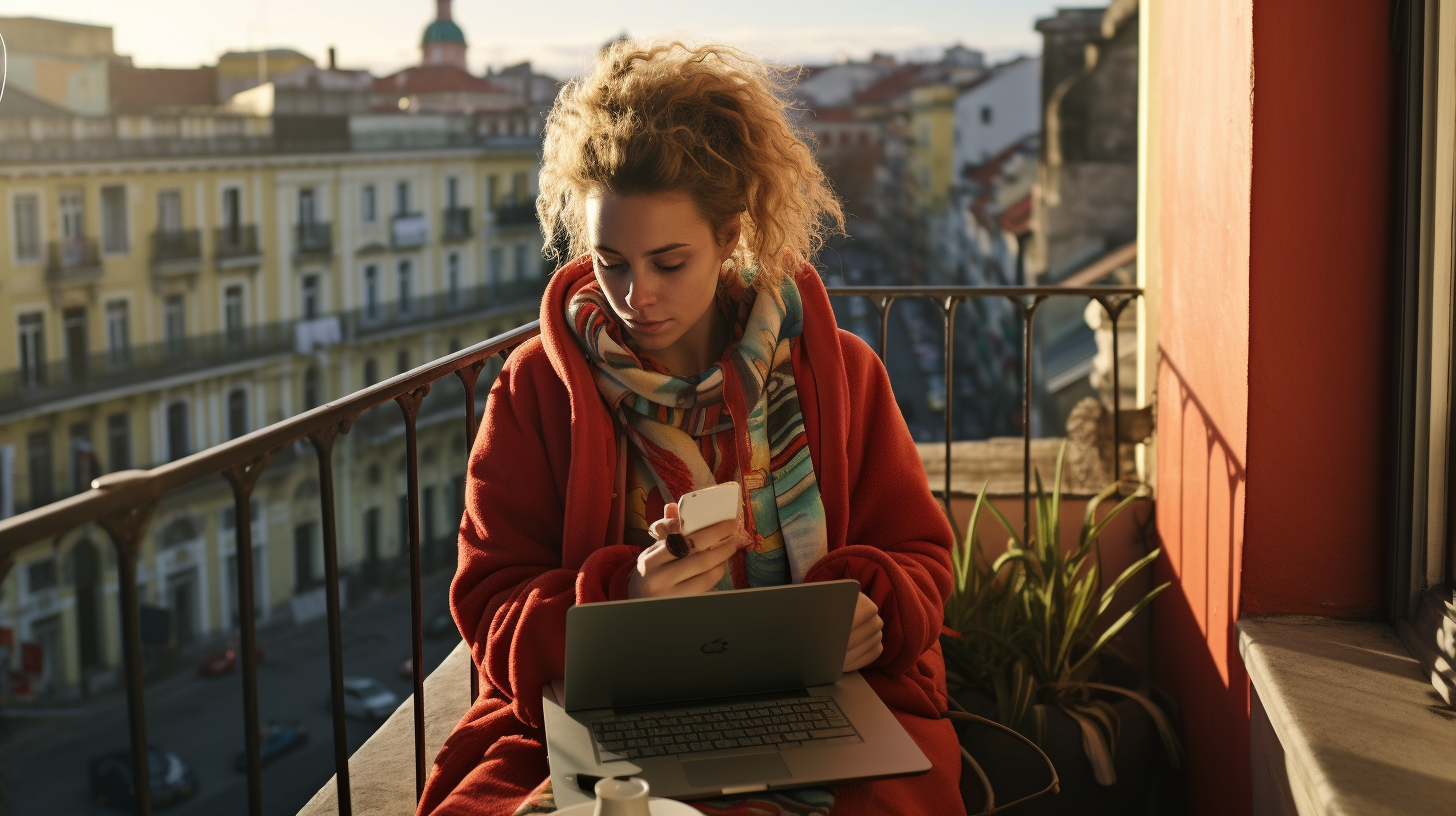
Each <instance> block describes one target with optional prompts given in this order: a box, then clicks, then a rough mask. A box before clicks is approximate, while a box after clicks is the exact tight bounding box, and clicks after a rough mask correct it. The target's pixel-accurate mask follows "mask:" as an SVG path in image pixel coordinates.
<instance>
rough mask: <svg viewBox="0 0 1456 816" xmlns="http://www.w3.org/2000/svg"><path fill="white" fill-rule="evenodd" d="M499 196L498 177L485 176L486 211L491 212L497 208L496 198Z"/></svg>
mask: <svg viewBox="0 0 1456 816" xmlns="http://www.w3.org/2000/svg"><path fill="white" fill-rule="evenodd" d="M499 195H500V176H494V175H491V176H486V177H485V206H486V207H487V208H488V209H492V210H493V209H495V208H496V206H497V202H496V198H497V197H499Z"/></svg>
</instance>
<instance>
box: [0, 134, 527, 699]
mask: <svg viewBox="0 0 1456 816" xmlns="http://www.w3.org/2000/svg"><path fill="white" fill-rule="evenodd" d="M274 124H275V120H272V119H267V118H249V117H236V116H194V117H158V116H137V117H128V116H114V117H85V118H82V117H72V118H64V117H50V118H45V117H31V116H9V117H7V116H5V115H4V113H3V112H0V315H3V319H0V518H4V517H8V516H10V515H13V514H16V513H19V512H24V511H25V510H28V509H30V508H32V507H36V506H39V505H42V504H45V503H48V502H50V501H54V500H56V499H58V498H61V497H64V496H68V495H71V494H73V493H76V492H79V491H81V490H84V489H86V488H87V487H88V486H89V485H90V482H91V480H92V479H93V478H95V477H96V476H98V475H101V474H105V473H111V472H114V471H119V470H126V469H130V468H149V467H152V466H154V465H157V464H160V463H165V462H168V461H171V460H174V459H176V458H179V457H182V456H185V455H187V454H189V453H192V452H195V451H198V450H201V449H204V448H206V447H209V446H211V445H215V444H218V443H220V442H223V441H226V440H228V439H232V438H235V437H237V436H240V435H242V434H246V433H248V432H250V431H252V430H255V429H258V428H261V427H263V426H265V425H267V424H270V423H274V422H278V421H279V420H281V419H284V418H286V417H289V416H292V415H294V414H297V413H299V412H301V411H304V410H307V409H309V408H312V407H315V406H317V405H319V404H322V403H323V402H326V401H328V400H331V399H335V398H338V397H340V396H342V395H345V394H348V393H351V392H353V391H355V390H358V389H359V388H362V387H364V386H366V385H369V384H372V383H374V382H378V381H380V380H383V379H387V378H389V377H392V376H394V375H396V374H398V373H400V372H402V371H406V370H409V369H410V368H413V367H415V366H418V365H421V364H423V363H425V362H428V361H430V360H432V359H434V358H436V357H439V356H441V355H442V354H444V353H446V352H449V351H451V350H454V349H459V348H463V347H465V346H468V345H471V344H474V343H476V342H479V341H481V340H483V339H485V338H487V337H490V336H492V335H494V334H497V333H499V332H501V331H504V330H507V329H509V328H513V327H515V326H518V325H520V324H521V323H523V322H527V321H528V320H530V319H531V318H532V317H533V316H534V313H535V312H536V309H537V303H538V302H539V293H540V291H541V288H542V285H543V283H542V281H543V268H542V261H541V252H540V250H541V238H540V234H539V230H538V229H537V225H536V221H535V210H534V197H535V183H536V173H537V163H538V158H537V151H538V144H537V143H536V142H535V141H533V140H530V139H486V138H479V137H477V136H476V135H475V134H476V132H477V131H476V130H474V129H473V125H472V123H471V120H469V119H468V118H460V117H445V116H437V117H427V116H420V117H406V116H387V115H386V116H356V117H351V118H347V120H346V121H344V122H343V123H340V122H336V123H335V124H336V125H337V128H336V133H347V134H348V136H347V139H346V140H344V141H343V142H340V140H339V139H332V140H330V141H327V142H320V145H322V146H324V147H326V148H327V149H318V150H308V149H298V148H297V147H296V142H293V143H290V147H289V148H288V149H287V150H285V149H282V143H281V141H279V140H275V139H274V134H273V130H274ZM305 148H306V146H305ZM486 373H487V375H489V374H493V373H494V372H493V371H489V370H488V371H487V372H486ZM489 379H490V378H489V376H483V377H482V380H481V386H480V388H479V389H478V396H477V410H479V409H480V407H481V406H482V405H483V402H484V400H483V397H484V394H485V392H486V390H487V389H488V385H489ZM445 385H446V384H445V383H441V384H439V385H437V387H436V392H435V393H432V394H431V395H430V397H429V398H427V400H426V402H425V405H424V407H423V409H422V415H421V417H420V421H419V425H418V428H419V451H420V458H419V462H420V484H421V491H420V495H421V519H422V520H421V528H422V535H423V538H422V540H423V541H424V545H425V563H426V565H427V567H429V566H431V565H433V566H436V567H445V566H447V565H449V564H451V563H453V557H454V556H453V552H454V547H453V541H454V538H455V534H456V527H457V525H458V521H459V517H460V508H461V507H462V506H463V497H462V486H463V479H462V477H463V472H464V462H465V457H466V440H465V432H464V428H465V425H464V407H463V406H464V399H463V394H462V393H460V389H459V388H458V387H457V388H456V389H454V393H449V390H450V389H447V388H446V387H445ZM403 434H404V426H403V421H402V417H401V415H400V412H399V411H398V410H397V409H396V408H395V406H393V405H385V406H381V407H380V408H378V409H375V410H373V411H370V412H368V413H366V414H364V415H363V416H361V417H360V418H359V421H358V422H356V423H355V424H354V426H353V428H352V429H351V430H350V432H349V433H348V435H346V436H344V437H342V438H341V440H340V442H339V443H338V444H337V445H336V447H335V452H334V462H335V471H334V473H335V483H336V485H335V490H336V496H335V501H336V507H337V514H338V530H339V536H338V540H339V550H340V551H339V559H340V568H341V572H342V574H344V575H345V576H346V577H345V579H344V580H345V583H346V587H345V589H346V591H345V598H346V601H347V597H348V595H350V594H355V595H356V597H357V593H358V592H359V591H360V590H361V589H367V588H368V587H370V586H374V585H378V584H382V583H390V582H393V581H403V580H404V579H405V577H407V567H406V566H405V561H404V553H405V551H406V550H407V544H406V543H405V542H406V541H407V539H406V538H405V531H406V529H407V527H406V524H407V521H406V519H405V508H406V505H405V503H404V499H403V497H404V495H405V468H404V464H403V460H404V445H403ZM318 491H319V483H318V473H317V462H316V458H315V454H314V452H313V450H312V449H311V448H308V449H304V448H302V447H290V448H286V449H283V450H280V451H276V452H274V453H273V455H272V457H271V459H270V463H269V465H268V467H267V469H266V470H265V472H264V474H263V476H262V478H261V480H260V482H259V484H258V486H257V488H256V489H255V492H254V494H253V506H252V514H253V518H254V525H253V530H254V534H253V535H254V558H255V565H254V566H255V582H256V587H255V605H256V607H257V615H258V619H259V622H260V624H264V625H269V624H280V625H283V624H287V623H290V622H300V621H305V620H310V619H312V618H313V617H316V616H320V615H322V614H323V608H324V607H323V600H322V598H323V591H322V587H321V582H322V580H323V555H322V546H323V545H322V535H321V521H320V519H319V513H320V510H319V503H318V500H317V495H318ZM234 527H235V522H234V512H233V498H232V493H231V489H230V487H229V486H228V483H227V482H226V481H225V480H224V479H222V478H218V479H216V480H211V481H207V482H204V483H199V484H197V485H195V486H193V487H190V488H187V489H185V490H183V491H179V492H177V493H174V494H172V495H170V496H169V497H168V498H167V499H166V500H165V501H164V502H163V503H162V504H161V505H159V506H158V508H157V509H156V511H155V513H154V515H153V517H152V520H151V522H150V524H149V526H148V528H147V531H146V533H145V537H144V540H143V542H142V546H141V556H140V561H139V583H140V591H141V599H142V604H143V605H144V607H148V608H150V609H149V610H148V611H147V612H146V613H145V614H144V618H145V619H146V620H149V621H153V622H156V623H155V625H153V626H151V627H150V628H149V630H150V635H149V638H150V639H151V640H152V641H153V646H154V647H156V648H155V649H153V650H152V651H153V653H171V654H177V655H190V654H192V650H194V649H196V648H200V647H203V646H205V645H207V644H208V643H210V642H211V641H213V640H215V639H217V638H219V637H220V636H221V635H222V634H223V633H226V632H230V631H233V630H234V629H235V627H236V625H237V621H238V608H239V607H238V603H237V598H236V595H237V590H236V584H237V575H236V565H235V558H234V542H233V531H234ZM116 581H117V572H116V557H115V550H114V547H113V544H112V542H111V540H110V539H109V537H108V536H107V535H106V533H105V532H104V531H103V530H101V529H100V528H99V527H97V526H95V525H88V526H87V527H85V528H83V529H80V530H77V531H74V532H72V533H69V534H67V535H64V536H60V537H58V538H56V539H54V540H51V541H48V542H42V543H40V544H37V545H35V546H33V547H31V548H29V549H27V550H26V551H24V552H23V553H22V554H21V555H20V556H19V557H18V558H17V559H16V560H15V563H14V564H13V566H12V567H11V569H10V570H9V572H8V574H6V575H5V577H4V579H3V581H0V642H3V640H4V639H5V638H8V639H10V640H12V641H13V642H14V643H16V644H17V645H18V644H34V645H35V646H38V647H39V653H40V655H41V656H42V665H41V666H40V667H39V671H33V672H30V673H29V674H28V676H27V677H26V678H25V680H26V682H27V683H28V684H29V685H31V686H32V688H31V691H32V692H35V693H58V694H68V693H75V692H78V691H79V692H85V691H88V690H94V689H97V688H100V687H104V686H106V685H108V684H110V683H112V682H115V680H116V678H117V676H118V672H119V666H120V664H121V647H120V639H119V631H120V624H119V619H118V617H117V607H118V603H117V600H116V593H117V583H116ZM22 651H23V650H21V649H13V650H12V653H11V665H10V667H9V668H11V669H12V670H16V671H19V670H20V669H21V668H22V661H21V652H22ZM29 651H30V653H31V654H32V655H33V654H35V649H34V648H33V647H32V648H31V649H30V650H29ZM0 668H3V667H0ZM31 668H32V669H33V668H35V667H34V666H32V667H31Z"/></svg>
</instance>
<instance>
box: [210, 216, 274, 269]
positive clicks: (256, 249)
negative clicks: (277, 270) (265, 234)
mask: <svg viewBox="0 0 1456 816" xmlns="http://www.w3.org/2000/svg"><path fill="white" fill-rule="evenodd" d="M212 253H213V259H214V263H216V264H217V267H218V268H219V269H232V268H236V267H242V266H257V265H258V264H259V263H262V261H263V248H262V245H260V244H259V243H258V225H257V224H231V225H229V226H226V227H218V228H216V229H215V230H213V233H212Z"/></svg>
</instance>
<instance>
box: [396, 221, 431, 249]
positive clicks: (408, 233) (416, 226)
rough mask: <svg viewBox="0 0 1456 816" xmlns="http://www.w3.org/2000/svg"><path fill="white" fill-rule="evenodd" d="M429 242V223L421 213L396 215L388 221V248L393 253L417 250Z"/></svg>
mask: <svg viewBox="0 0 1456 816" xmlns="http://www.w3.org/2000/svg"><path fill="white" fill-rule="evenodd" d="M429 241H430V223H429V222H428V221H426V220H425V216H424V214H423V213H397V214H396V215H395V216H394V217H393V218H391V219H390V220H389V248H390V249H392V250H394V251H395V252H402V251H408V250H411V249H419V248H420V247H422V246H424V245H425V244H427V243H429Z"/></svg>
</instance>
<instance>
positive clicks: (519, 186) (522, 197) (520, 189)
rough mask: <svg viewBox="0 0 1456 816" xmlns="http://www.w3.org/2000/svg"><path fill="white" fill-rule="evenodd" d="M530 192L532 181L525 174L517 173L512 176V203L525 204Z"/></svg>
mask: <svg viewBox="0 0 1456 816" xmlns="http://www.w3.org/2000/svg"><path fill="white" fill-rule="evenodd" d="M529 190H530V181H529V180H528V179H527V177H526V174H525V173H516V174H514V175H512V176H511V203H512V204H525V203H526V196H527V194H528V192H529Z"/></svg>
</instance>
